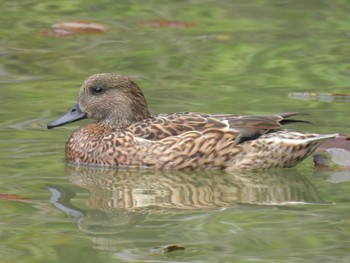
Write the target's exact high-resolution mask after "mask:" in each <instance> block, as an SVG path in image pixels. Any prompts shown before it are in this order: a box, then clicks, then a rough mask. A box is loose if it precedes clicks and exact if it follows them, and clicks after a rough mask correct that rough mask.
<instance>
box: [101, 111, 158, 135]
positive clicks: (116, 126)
mask: <svg viewBox="0 0 350 263" xmlns="http://www.w3.org/2000/svg"><path fill="white" fill-rule="evenodd" d="M116 116H118V115H116V114H114V118H106V119H104V120H100V121H98V123H99V124H100V125H102V126H105V127H108V128H110V129H113V130H124V129H126V128H127V127H129V126H130V125H132V124H134V123H137V122H140V121H143V120H145V119H148V118H150V117H151V115H150V114H149V112H148V110H147V111H145V112H143V113H137V114H133V115H132V116H129V117H127V116H118V118H115V117H116Z"/></svg>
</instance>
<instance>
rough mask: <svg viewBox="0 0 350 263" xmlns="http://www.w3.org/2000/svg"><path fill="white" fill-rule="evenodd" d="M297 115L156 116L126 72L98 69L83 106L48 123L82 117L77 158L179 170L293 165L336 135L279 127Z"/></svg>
mask: <svg viewBox="0 0 350 263" xmlns="http://www.w3.org/2000/svg"><path fill="white" fill-rule="evenodd" d="M294 115H297V113H282V114H275V115H269V116H238V115H232V114H212V115H210V114H201V113H174V114H160V115H156V116H153V117H151V116H150V114H149V111H148V108H147V104H146V100H145V98H144V96H143V94H142V91H141V90H140V89H139V88H138V86H137V85H136V84H135V83H134V82H133V81H132V80H131V79H130V78H128V77H126V76H123V75H116V74H96V75H93V76H91V77H89V78H88V79H87V80H86V81H85V82H84V83H83V85H82V87H81V89H80V95H79V99H78V102H77V104H76V105H75V106H74V107H73V109H72V110H71V111H70V112H68V113H67V114H66V115H64V116H63V117H61V118H59V119H57V120H55V121H53V122H52V123H50V124H49V125H48V128H53V127H56V126H60V125H64V124H67V123H70V122H73V121H77V120H80V119H83V118H87V117H88V118H93V119H95V120H97V122H95V123H92V124H88V125H85V126H82V127H81V128H79V129H78V130H77V131H75V132H74V133H73V134H72V135H71V137H70V139H69V140H68V142H67V146H66V159H67V161H68V162H71V163H83V164H98V165H108V166H129V167H143V166H144V167H153V168H174V169H198V168H205V169H210V168H216V169H225V170H236V169H267V168H276V167H292V166H294V165H296V164H298V163H299V162H301V161H302V160H303V159H305V158H306V157H307V156H309V155H310V153H312V152H313V151H314V150H315V149H316V148H317V146H318V145H319V144H320V143H322V142H323V141H324V140H326V139H329V138H334V137H336V135H335V134H328V135H319V134H311V133H299V132H294V131H288V130H284V129H281V127H282V125H283V124H286V123H289V122H300V121H299V120H292V119H288V118H289V117H291V116H294Z"/></svg>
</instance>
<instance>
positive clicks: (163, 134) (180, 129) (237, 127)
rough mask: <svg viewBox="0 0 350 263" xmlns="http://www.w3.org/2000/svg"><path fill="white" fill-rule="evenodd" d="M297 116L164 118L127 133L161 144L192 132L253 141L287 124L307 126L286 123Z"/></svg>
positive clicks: (186, 115)
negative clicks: (214, 132) (218, 132)
mask: <svg viewBox="0 0 350 263" xmlns="http://www.w3.org/2000/svg"><path fill="white" fill-rule="evenodd" d="M295 115H298V113H296V112H292V113H281V114H274V115H268V116H240V115H233V114H203V113H194V112H187V113H172V114H160V115H156V116H153V117H152V118H149V119H146V120H144V121H141V122H138V123H135V124H133V125H131V126H129V127H128V128H127V131H130V132H131V133H133V134H134V135H135V136H136V137H139V138H143V139H147V140H153V141H157V140H161V139H164V138H167V137H170V136H178V135H181V134H183V133H185V132H188V131H197V132H204V131H206V130H221V131H225V130H230V131H231V132H232V131H234V132H236V133H237V136H239V137H240V138H242V139H243V138H244V140H247V139H248V140H249V139H253V138H257V137H259V136H260V135H262V134H265V133H267V132H269V131H271V130H276V129H279V128H281V127H282V125H283V124H285V123H289V122H305V121H302V120H291V119H286V118H288V117H291V116H295Z"/></svg>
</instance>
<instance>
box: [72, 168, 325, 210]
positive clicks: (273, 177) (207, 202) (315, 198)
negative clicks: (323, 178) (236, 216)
mask: <svg viewBox="0 0 350 263" xmlns="http://www.w3.org/2000/svg"><path fill="white" fill-rule="evenodd" d="M66 174H67V176H68V178H69V179H70V180H71V181H72V182H73V183H74V184H76V185H78V186H80V187H83V188H85V189H88V190H89V191H90V194H91V195H90V199H89V201H88V206H89V207H91V208H96V209H98V210H101V211H110V210H113V209H127V210H129V211H139V212H142V211H143V212H146V213H159V212H164V211H167V210H168V209H170V210H173V209H175V211H177V212H180V211H183V212H184V211H188V210H189V211H193V210H197V209H215V208H220V207H231V206H233V205H235V204H237V203H241V204H242V203H244V204H288V203H295V202H297V203H299V202H307V203H314V202H320V198H319V195H318V193H317V191H316V189H315V188H314V187H313V185H312V184H311V183H310V182H309V181H308V180H307V179H306V178H305V177H304V176H301V175H300V174H298V173H297V171H295V170H292V169H286V170H284V169H283V170H281V169H280V170H273V171H265V172H259V173H234V174H228V173H224V172H221V171H212V172H208V171H206V172H204V171H201V172H198V173H193V172H192V173H185V172H180V171H152V170H143V171H141V170H136V171H135V170H119V171H117V170H111V169H91V168H88V167H74V166H67V168H66Z"/></svg>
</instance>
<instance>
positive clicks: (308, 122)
mask: <svg viewBox="0 0 350 263" xmlns="http://www.w3.org/2000/svg"><path fill="white" fill-rule="evenodd" d="M296 122H299V123H300V122H301V123H307V124H314V123H313V122H312V121H305V120H294V119H289V120H288V119H287V120H282V121H281V122H280V124H282V125H285V124H289V123H296Z"/></svg>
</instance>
